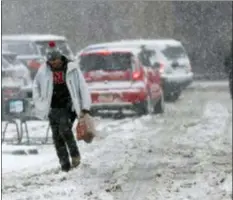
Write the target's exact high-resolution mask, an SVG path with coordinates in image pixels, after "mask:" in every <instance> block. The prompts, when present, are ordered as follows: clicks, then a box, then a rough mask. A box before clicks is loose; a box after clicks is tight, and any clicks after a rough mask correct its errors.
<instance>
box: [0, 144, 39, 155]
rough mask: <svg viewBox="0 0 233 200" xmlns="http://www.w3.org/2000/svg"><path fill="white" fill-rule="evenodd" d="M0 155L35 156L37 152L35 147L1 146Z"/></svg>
mask: <svg viewBox="0 0 233 200" xmlns="http://www.w3.org/2000/svg"><path fill="white" fill-rule="evenodd" d="M2 154H12V155H37V154H39V151H38V149H37V147H33V146H22V145H2Z"/></svg>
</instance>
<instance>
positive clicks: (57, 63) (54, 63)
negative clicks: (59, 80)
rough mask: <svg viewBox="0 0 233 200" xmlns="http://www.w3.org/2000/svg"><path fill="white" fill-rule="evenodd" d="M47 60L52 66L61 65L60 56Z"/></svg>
mask: <svg viewBox="0 0 233 200" xmlns="http://www.w3.org/2000/svg"><path fill="white" fill-rule="evenodd" d="M48 62H49V64H50V66H51V67H52V68H59V67H61V66H62V61H61V59H60V58H56V59H54V60H49V61H48Z"/></svg>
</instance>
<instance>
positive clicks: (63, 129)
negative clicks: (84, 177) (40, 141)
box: [49, 108, 80, 166]
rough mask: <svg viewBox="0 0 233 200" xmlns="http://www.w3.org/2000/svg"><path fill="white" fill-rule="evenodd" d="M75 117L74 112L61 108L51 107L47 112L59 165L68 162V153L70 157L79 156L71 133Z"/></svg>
mask: <svg viewBox="0 0 233 200" xmlns="http://www.w3.org/2000/svg"><path fill="white" fill-rule="evenodd" d="M75 117H76V115H75V113H73V112H71V111H69V110H68V109H63V108H61V109H60V108H59V109H51V111H50V114H49V122H50V126H51V129H52V137H53V142H54V146H55V149H56V152H57V156H58V158H59V161H60V164H61V166H63V165H67V164H69V153H70V156H71V157H76V156H80V155H79V150H78V146H77V143H76V141H75V138H74V135H73V133H72V125H73V122H74V120H75ZM68 150H69V151H68Z"/></svg>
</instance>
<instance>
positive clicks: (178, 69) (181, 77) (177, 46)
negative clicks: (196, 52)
mask: <svg viewBox="0 0 233 200" xmlns="http://www.w3.org/2000/svg"><path fill="white" fill-rule="evenodd" d="M106 47H129V48H132V47H144V48H145V49H148V50H154V51H155V60H156V64H157V66H158V67H159V68H160V70H159V71H160V75H161V78H162V82H163V84H162V86H163V89H164V96H165V99H166V100H170V101H175V100H177V99H178V98H179V96H180V94H181V92H182V91H183V90H184V89H185V88H186V87H187V86H189V85H190V84H191V83H192V81H193V72H192V68H191V63H190V60H189V57H188V55H187V52H186V50H185V48H184V47H183V45H182V43H181V42H180V41H177V40H174V39H155V40H149V39H147V40H145V39H140V40H121V41H115V42H109V43H99V44H93V45H89V46H87V47H86V48H84V49H83V50H81V51H80V52H79V54H80V53H81V52H82V51H86V50H97V49H99V48H100V49H101V48H106Z"/></svg>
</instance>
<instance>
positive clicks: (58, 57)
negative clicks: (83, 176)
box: [33, 42, 91, 172]
mask: <svg viewBox="0 0 233 200" xmlns="http://www.w3.org/2000/svg"><path fill="white" fill-rule="evenodd" d="M33 101H34V104H35V108H36V112H37V116H38V117H39V118H41V119H46V118H47V117H48V119H49V122H50V126H51V129H52V138H53V142H54V146H55V149H56V153H57V156H58V159H59V162H60V165H61V169H62V171H66V172H68V171H69V170H70V169H71V168H72V167H77V166H78V165H79V164H80V152H79V149H78V146H77V144H76V140H75V138H74V135H73V132H72V125H73V122H74V120H75V118H76V117H81V116H84V115H86V114H89V110H90V106H91V98H90V93H89V91H88V87H87V84H86V82H85V79H84V77H83V75H82V72H81V71H80V69H79V64H78V63H75V62H71V61H68V59H67V58H66V56H65V55H62V54H61V52H60V51H59V49H57V48H56V44H55V43H54V42H50V43H49V48H48V51H47V62H46V64H45V65H44V66H41V67H40V69H39V70H38V72H37V75H36V77H35V80H34V84H33ZM70 157H71V163H70Z"/></svg>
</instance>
